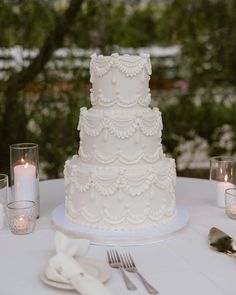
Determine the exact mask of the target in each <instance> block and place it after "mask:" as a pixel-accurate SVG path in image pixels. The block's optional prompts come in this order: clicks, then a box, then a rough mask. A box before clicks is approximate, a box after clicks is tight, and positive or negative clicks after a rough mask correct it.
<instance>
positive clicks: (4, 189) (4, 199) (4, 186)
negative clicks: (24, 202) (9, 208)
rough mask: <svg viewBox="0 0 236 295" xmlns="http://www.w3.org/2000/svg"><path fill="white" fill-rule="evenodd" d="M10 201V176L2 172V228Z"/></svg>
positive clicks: (0, 212) (0, 203) (0, 186)
mask: <svg viewBox="0 0 236 295" xmlns="http://www.w3.org/2000/svg"><path fill="white" fill-rule="evenodd" d="M7 201H8V176H7V175H6V174H0V229H2V228H3V227H4V224H5V208H6V204H7Z"/></svg>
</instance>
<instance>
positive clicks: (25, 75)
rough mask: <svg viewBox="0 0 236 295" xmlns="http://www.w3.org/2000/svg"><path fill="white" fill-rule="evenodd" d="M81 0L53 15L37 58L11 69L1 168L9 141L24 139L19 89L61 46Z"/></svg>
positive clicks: (24, 115) (0, 143) (6, 162)
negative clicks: (27, 64)
mask: <svg viewBox="0 0 236 295" xmlns="http://www.w3.org/2000/svg"><path fill="white" fill-rule="evenodd" d="M82 3H83V0H71V1H70V3H69V6H68V8H67V10H66V11H65V13H64V14H63V15H62V16H61V17H60V18H57V19H56V21H55V26H54V27H53V28H52V30H51V31H50V32H49V33H48V36H47V37H46V38H45V41H44V42H43V44H42V46H41V48H40V51H39V54H38V55H37V56H36V58H34V59H33V60H32V61H31V63H30V65H29V66H28V67H26V68H23V69H22V70H21V71H20V72H15V73H13V74H12V75H11V76H10V77H9V79H8V81H7V82H6V84H5V88H4V90H3V99H4V110H3V116H2V119H1V122H0V126H1V137H2V140H1V141H0V150H1V153H2V157H1V163H0V166H1V167H2V169H3V170H7V167H8V166H9V160H8V158H9V156H8V155H9V145H10V144H11V143H15V142H19V141H21V142H22V141H27V128H26V127H27V123H28V118H27V113H26V110H25V103H24V98H22V96H21V95H20V91H22V90H23V89H24V88H25V87H26V85H27V84H28V83H29V82H30V81H33V80H34V79H35V78H36V77H37V75H38V74H39V73H40V72H41V71H42V70H43V68H44V66H45V65H46V63H47V62H48V61H49V59H50V58H51V56H52V54H53V52H54V51H55V49H57V48H59V47H61V46H62V44H63V41H64V39H65V36H66V34H67V33H68V31H69V30H70V28H71V25H72V24H73V22H74V21H75V19H76V16H77V14H78V12H79V11H80V10H81V5H82Z"/></svg>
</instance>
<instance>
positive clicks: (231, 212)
mask: <svg viewBox="0 0 236 295" xmlns="http://www.w3.org/2000/svg"><path fill="white" fill-rule="evenodd" d="M225 212H226V214H227V215H228V216H229V217H230V218H233V219H236V188H229V189H227V190H226V191H225Z"/></svg>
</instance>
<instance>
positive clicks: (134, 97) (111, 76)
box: [90, 53, 151, 108]
mask: <svg viewBox="0 0 236 295" xmlns="http://www.w3.org/2000/svg"><path fill="white" fill-rule="evenodd" d="M90 75H91V79H90V81H91V83H92V86H93V88H92V89H91V103H92V105H93V107H95V108H131V107H132V108H134V107H135V108H144V107H148V105H149V103H150V99H151V96H150V89H149V79H150V75H151V63H150V58H149V55H147V54H141V55H135V56H134V55H128V54H126V55H119V54H117V53H114V54H112V55H111V56H103V55H98V56H97V55H96V54H93V55H92V56H91V62H90Z"/></svg>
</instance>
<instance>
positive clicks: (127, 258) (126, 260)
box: [120, 253, 158, 294]
mask: <svg viewBox="0 0 236 295" xmlns="http://www.w3.org/2000/svg"><path fill="white" fill-rule="evenodd" d="M120 259H121V261H122V264H123V266H124V269H125V270H127V271H129V272H134V273H136V274H137V275H138V276H139V278H140V280H141V282H142V283H143V285H144V287H145V288H146V290H147V291H148V293H149V294H158V291H157V290H156V289H155V288H154V287H153V286H151V285H150V284H149V283H148V282H147V281H146V280H145V279H144V277H143V276H142V275H141V274H140V272H139V271H138V269H137V267H136V265H135V263H134V260H133V258H132V256H131V255H130V253H128V254H127V253H124V254H120Z"/></svg>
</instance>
